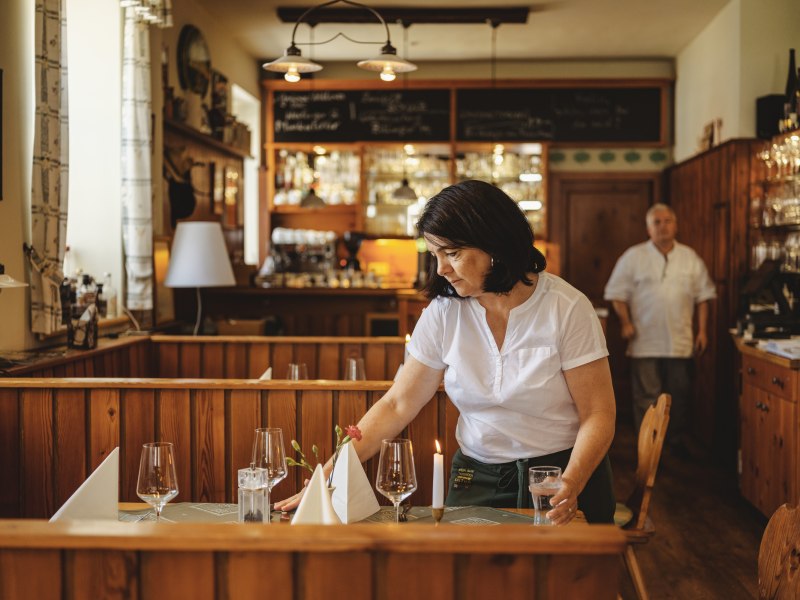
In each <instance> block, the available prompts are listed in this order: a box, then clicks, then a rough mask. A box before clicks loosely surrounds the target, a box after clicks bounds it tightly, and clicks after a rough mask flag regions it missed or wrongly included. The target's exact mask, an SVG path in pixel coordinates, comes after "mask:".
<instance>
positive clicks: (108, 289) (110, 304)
mask: <svg viewBox="0 0 800 600" xmlns="http://www.w3.org/2000/svg"><path fill="white" fill-rule="evenodd" d="M103 296H105V300H106V314H107V315H108V318H110V319H113V318H114V317H116V316H117V290H116V289H115V288H114V286H113V285H111V273H107V272H106V273H103Z"/></svg>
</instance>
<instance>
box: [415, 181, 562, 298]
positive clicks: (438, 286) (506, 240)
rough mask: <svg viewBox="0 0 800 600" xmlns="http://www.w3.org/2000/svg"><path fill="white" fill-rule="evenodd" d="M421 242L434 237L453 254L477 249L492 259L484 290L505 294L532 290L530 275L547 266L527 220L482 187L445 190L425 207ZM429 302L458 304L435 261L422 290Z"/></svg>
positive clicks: (499, 193)
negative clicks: (447, 299) (442, 299)
mask: <svg viewBox="0 0 800 600" xmlns="http://www.w3.org/2000/svg"><path fill="white" fill-rule="evenodd" d="M417 230H418V231H419V235H420V236H424V235H425V234H428V235H433V236H436V237H438V238H441V239H443V240H446V241H447V243H448V245H452V246H453V247H454V248H478V249H479V250H483V251H484V252H486V253H487V254H488V255H489V256H491V257H492V262H493V265H492V267H491V268H490V269H489V272H488V273H487V274H486V279H485V280H484V282H483V289H484V291H487V292H494V293H497V294H505V293H508V292H509V291H511V288H513V287H514V285H515V284H516V283H517V282H518V281H521V282H522V283H524V284H525V285H532V284H533V281H531V280H530V279H529V278H528V273H531V272H533V273H539V272H540V271H543V270H544V268H545V267H546V266H547V262H546V261H545V258H544V256H543V255H542V253H541V252H539V251H538V250H537V249H536V248H534V247H533V230H532V229H531V226H530V223H528V220H527V219H526V218H525V214H524V213H523V212H522V210H521V209H520V208H519V206H518V205H517V203H516V202H514V201H513V200H512V199H511V198H509V197H508V195H507V194H506V193H505V192H504V191H503V190H501V189H499V188H497V187H495V186H493V185H491V184H489V183H486V182H484V181H476V180H468V181H462V182H461V183H457V184H455V185H451V186H448V187H446V188H444V189H443V190H442V191H441V192H439V193H438V194H436V195H435V196H433V197H432V198H431V199H430V200H428V202H427V204H425V208H424V209H423V211H422V215H421V216H420V218H419V221H417ZM422 291H423V292H424V293H425V295H426V296H427V297H428V298H435V297H436V296H452V297H455V298H459V297H460V296H459V295H458V293H457V292H456V291H455V289H454V288H453V286H451V285H450V284H449V283H448V282H447V280H446V279H445V278H444V277H441V276H440V275H438V274H437V273H436V259H435V258H434V259H433V260H431V261H430V263H429V265H428V279H427V281H426V283H425V286H424V288H423V290H422Z"/></svg>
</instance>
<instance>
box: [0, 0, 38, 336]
mask: <svg viewBox="0 0 800 600" xmlns="http://www.w3.org/2000/svg"><path fill="white" fill-rule="evenodd" d="M0 69H3V116H2V118H3V133H2V135H3V138H2V143H3V158H2V169H3V190H2V200H0V262H1V263H3V264H4V265H5V267H6V273H7V274H9V275H11V276H12V277H14V278H15V279H18V280H20V281H27V280H28V271H29V269H28V267H27V261H26V260H25V257H24V256H23V254H22V242H23V241H25V240H28V239H30V235H29V234H28V233H27V232H28V228H29V227H30V224H29V223H28V219H27V218H26V216H25V215H27V214H29V212H30V211H29V209H28V207H29V205H30V200H31V192H30V190H31V169H32V164H31V157H32V156H33V112H34V109H33V106H34V105H33V2H30V0H2V1H1V2H0ZM28 289H29V288H25V289H8V290H5V291H4V292H2V293H0V350H21V349H23V348H25V347H30V346H32V345H33V344H34V343H35V342H34V338H33V336H32V335H31V334H30V333H29V330H30V312H29V310H28V302H29V298H30V292H29V291H28Z"/></svg>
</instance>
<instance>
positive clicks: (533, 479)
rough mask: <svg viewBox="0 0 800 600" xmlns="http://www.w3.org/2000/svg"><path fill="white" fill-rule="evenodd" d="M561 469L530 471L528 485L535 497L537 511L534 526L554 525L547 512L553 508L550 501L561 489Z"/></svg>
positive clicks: (534, 503)
mask: <svg viewBox="0 0 800 600" xmlns="http://www.w3.org/2000/svg"><path fill="white" fill-rule="evenodd" d="M561 484H562V482H561V467H531V468H530V469H528V485H529V487H530V490H531V496H533V508H534V510H535V513H534V519H533V524H534V525H552V524H553V522H552V521H551V520H550V519H548V518H547V516H546V515H547V511H549V510H550V509H551V508H553V505H552V504H550V499H551V498H552V497H553V496H555V495H556V494H557V493H558V490H560V489H561Z"/></svg>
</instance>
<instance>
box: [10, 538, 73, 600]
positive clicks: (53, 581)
mask: <svg viewBox="0 0 800 600" xmlns="http://www.w3.org/2000/svg"><path fill="white" fill-rule="evenodd" d="M62 579H63V575H62V572H61V552H60V551H59V550H21V549H17V548H15V549H13V550H0V598H4V599H5V598H8V599H9V600H11V599H16V598H25V599H28V598H30V599H34V598H35V599H36V600H62V598H63V597H64V596H63V595H62V589H61V586H62Z"/></svg>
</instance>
